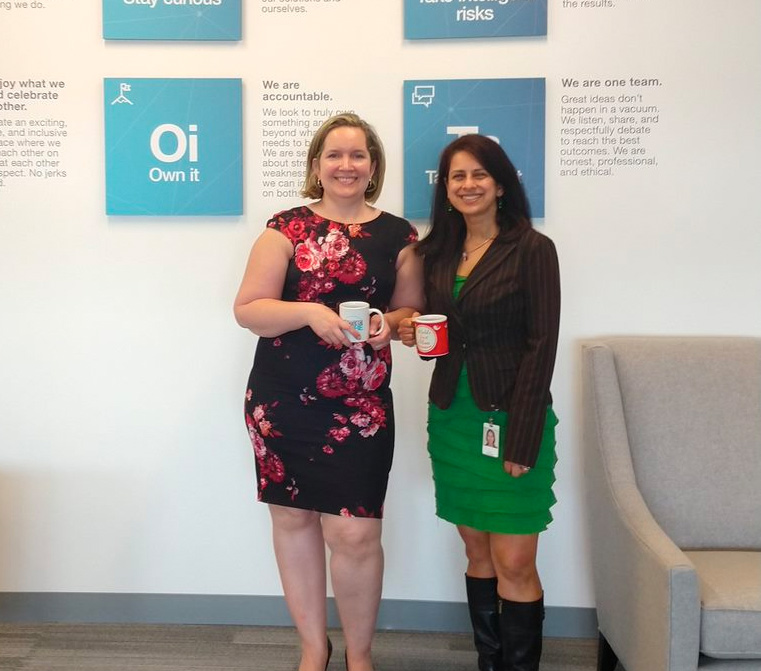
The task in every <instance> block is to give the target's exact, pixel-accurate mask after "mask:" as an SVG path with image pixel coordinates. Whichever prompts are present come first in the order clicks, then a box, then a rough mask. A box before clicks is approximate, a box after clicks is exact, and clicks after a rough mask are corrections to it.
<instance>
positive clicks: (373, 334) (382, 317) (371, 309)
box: [370, 308, 386, 336]
mask: <svg viewBox="0 0 761 671" xmlns="http://www.w3.org/2000/svg"><path fill="white" fill-rule="evenodd" d="M373 312H374V313H375V314H377V315H378V316H379V317H380V328H379V329H378V330H377V331H376V332H375V333H371V334H370V335H371V336H377V335H378V334H379V333H380V332H381V331H382V330H383V328H384V327H385V325H386V318H385V317H384V316H383V313H382V312H381V311H380V310H379V309H378V308H370V314H373Z"/></svg>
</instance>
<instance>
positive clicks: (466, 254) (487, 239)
mask: <svg viewBox="0 0 761 671" xmlns="http://www.w3.org/2000/svg"><path fill="white" fill-rule="evenodd" d="M496 237H497V236H496V235H493V236H492V237H490V238H486V240H484V241H483V242H482V243H481V244H480V245H476V246H475V247H473V249H471V250H470V251H468V250H467V249H465V243H463V246H462V260H463V261H467V260H468V254H472V253H473V252H475V251H476V250H478V249H481V247H483V246H484V245H485V244H486V243H487V242H491V241H492V240H494V238H496Z"/></svg>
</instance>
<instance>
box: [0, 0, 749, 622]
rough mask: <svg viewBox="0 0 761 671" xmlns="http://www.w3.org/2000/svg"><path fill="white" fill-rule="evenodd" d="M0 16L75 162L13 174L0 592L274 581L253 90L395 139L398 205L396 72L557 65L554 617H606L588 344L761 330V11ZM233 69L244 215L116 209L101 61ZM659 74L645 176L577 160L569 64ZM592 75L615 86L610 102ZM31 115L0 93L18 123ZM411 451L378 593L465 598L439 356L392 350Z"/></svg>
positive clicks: (200, 587)
mask: <svg viewBox="0 0 761 671" xmlns="http://www.w3.org/2000/svg"><path fill="white" fill-rule="evenodd" d="M46 4H47V6H46V7H45V8H43V9H36V10H31V9H26V10H24V9H19V8H13V9H11V10H4V9H2V7H0V79H5V80H20V79H25V78H34V79H36V78H46V79H59V80H63V81H65V83H66V88H65V90H64V91H65V92H64V95H63V97H62V98H61V99H60V100H59V101H57V102H56V103H54V104H51V105H50V106H49V107H43V106H39V107H38V108H36V111H34V112H26V113H25V114H27V116H28V115H30V114H35V115H36V114H38V115H39V116H45V115H52V116H53V117H56V118H63V119H66V120H67V122H68V126H69V130H70V137H69V138H68V140H67V144H66V145H65V146H64V148H63V149H62V156H63V161H64V162H65V164H66V169H67V177H66V178H63V179H61V178H59V179H49V180H40V179H31V178H28V179H15V180H5V182H4V185H3V186H2V187H0V324H1V325H0V590H2V591H14V592H33V591H60V592H72V591H84V592H113V593H117V592H156V593H189V594H263V595H269V594H280V586H279V581H278V578H277V573H276V569H275V563H274V559H273V555H272V551H271V549H270V543H269V520H268V516H267V512H266V508H265V507H264V506H262V505H259V504H256V503H255V501H254V499H255V489H254V480H253V464H252V457H251V454H250V445H249V443H248V437H247V434H246V431H245V429H244V425H243V423H242V416H241V411H242V394H243V391H244V386H245V383H246V378H247V375H248V368H249V366H250V363H251V359H252V355H253V350H254V338H253V336H251V335H250V334H248V333H246V332H244V331H243V330H241V329H239V328H238V327H237V326H236V325H235V323H234V321H233V318H232V312H231V303H232V299H233V297H234V294H235V292H236V289H237V284H238V281H239V278H240V275H241V273H242V270H243V266H244V262H245V259H246V256H247V253H248V249H249V247H250V245H251V242H252V240H253V239H254V238H255V236H256V235H257V234H258V233H259V232H260V231H261V229H262V226H263V223H264V221H265V220H266V219H267V217H268V216H269V215H270V214H271V213H272V212H273V211H275V210H277V209H280V208H282V207H285V206H289V205H291V204H293V201H288V202H283V200H282V199H277V198H262V197H261V195H260V192H261V186H260V180H261V171H260V168H259V165H260V164H261V160H262V157H261V154H260V151H259V138H260V132H259V124H260V121H261V113H260V101H261V92H262V89H261V80H262V79H270V78H272V79H277V80H281V81H299V82H301V83H302V84H303V86H304V87H309V88H314V89H317V90H324V91H329V92H330V93H331V95H332V96H333V97H334V99H335V103H336V106H338V107H345V108H354V109H356V110H357V111H358V112H360V113H361V114H362V115H363V116H365V117H366V118H368V119H369V120H371V121H372V122H374V124H375V125H376V126H377V128H378V130H379V131H380V133H381V135H382V137H383V138H384V141H385V144H386V147H387V150H388V153H389V167H388V178H387V187H386V190H385V192H384V194H383V197H382V200H381V203H380V204H381V205H382V206H383V207H385V208H386V209H389V210H391V211H394V212H399V211H400V210H401V204H402V163H401V155H402V139H401V138H402V136H401V133H402V104H401V85H402V80H404V79H405V78H407V79H416V78H428V77H430V78H485V77H521V76H544V77H546V78H547V96H548V99H547V177H546V185H547V208H546V210H547V214H546V218H545V220H544V221H542V222H537V225H538V226H539V227H540V229H541V230H542V231H543V232H545V233H546V234H548V235H549V236H551V237H552V238H553V239H554V240H555V241H556V243H557V246H558V250H559V254H560V259H561V269H562V277H563V291H564V297H563V300H564V306H563V321H562V333H561V341H560V349H559V358H558V365H557V371H556V375H555V381H554V385H553V390H554V394H555V399H556V410H557V413H558V415H559V416H560V418H561V424H560V426H559V432H558V439H559V455H560V463H559V466H558V471H557V476H558V483H557V488H556V493H557V497H558V499H559V503H558V505H557V506H556V508H555V509H554V514H555V518H556V520H555V522H554V524H553V525H552V526H551V527H550V529H549V531H548V532H547V533H546V534H544V535H543V536H542V540H541V543H540V570H541V572H542V575H543V578H544V583H545V589H546V593H547V602H548V604H549V605H552V606H577V607H590V606H592V605H593V603H594V601H593V594H592V588H591V585H590V579H589V552H588V548H587V543H586V529H585V521H584V501H583V489H582V476H583V473H582V466H581V463H580V451H581V444H580V407H579V406H580V398H579V356H578V354H579V341H580V340H582V339H584V338H587V337H590V336H594V335H601V334H613V333H680V334H693V333H694V334H704V333H725V334H746V335H761V310H759V307H758V306H759V299H761V263H759V252H760V251H761V204H759V200H760V199H759V197H758V193H759V185H761V161H760V160H759V156H761V123H759V109H761V53H760V52H761V46H760V45H761V40H759V29H761V4H759V3H758V2H757V0H732V2H731V3H717V2H709V0H697V1H695V0H693V1H688V0H668V2H659V3H655V2H637V1H636V0H616V5H615V6H614V7H610V8H586V9H582V8H580V7H577V8H571V7H569V6H567V5H566V6H565V7H564V6H563V5H562V3H561V1H560V0H555V2H553V3H552V5H551V7H550V27H549V37H548V38H547V39H546V40H544V39H531V40H482V41H467V40H465V41H456V40H447V41H438V42H422V43H415V44H411V43H404V42H403V40H402V25H401V21H402V8H401V3H400V2H392V1H391V0H385V1H384V2H371V1H370V0H341V1H340V2H337V3H330V4H326V5H325V6H323V5H321V4H317V5H314V6H312V5H311V4H310V6H309V11H308V12H307V13H305V14H303V15H296V14H287V15H283V16H275V17H273V16H271V15H264V14H262V13H261V11H260V10H261V3H260V2H258V1H253V0H249V2H248V4H246V6H245V7H244V21H245V28H244V35H245V39H244V41H243V42H241V43H240V44H192V43H184V44H149V43H123V44H113V43H112V44H104V42H103V41H102V40H101V38H100V19H101V17H100V9H99V3H95V2H89V3H85V2H77V3H73V2H64V1H63V0H47V3H46ZM119 76H124V77H141V76H143V77H196V76H199V77H206V76H208V77H242V78H243V79H244V105H245V107H244V110H245V119H246V130H245V143H246V146H245V152H244V164H245V170H246V190H245V199H246V204H245V212H246V214H245V215H244V216H243V217H240V218H232V219H211V218H208V219H207V218H199V219H179V218H177V219H131V218H107V217H106V216H105V215H104V176H103V141H102V136H103V122H102V116H103V114H102V78H103V77H119ZM631 76H636V77H645V78H658V79H659V80H661V81H662V82H663V85H662V86H660V87H659V88H658V89H657V90H644V91H641V92H642V93H643V94H644V95H645V96H646V97H647V98H648V99H649V100H651V101H653V102H655V103H656V104H657V105H658V106H659V112H660V114H659V123H658V124H657V126H655V127H654V128H653V134H652V136H651V137H650V139H648V143H649V144H648V152H649V154H650V155H657V158H658V166H657V167H653V168H622V169H617V171H616V174H615V175H613V176H610V177H561V176H560V174H559V172H560V162H559V150H560V131H561V126H562V123H561V119H560V105H561V102H560V100H561V96H562V95H563V94H564V93H567V90H566V89H565V88H564V87H563V85H562V82H561V80H562V78H576V79H579V80H583V79H585V78H599V79H601V80H604V79H606V78H617V77H624V78H628V77H631ZM598 92H599V91H598ZM3 118H14V114H13V113H11V112H7V111H2V110H0V119H3ZM394 356H395V370H394V376H395V378H394V383H393V386H394V389H395V393H396V403H397V433H398V441H397V447H396V461H395V465H394V469H393V472H392V479H391V485H390V490H389V496H388V499H387V519H386V523H385V531H384V538H385V547H386V553H387V571H386V583H385V596H386V597H387V598H395V599H419V600H451V601H458V600H464V589H463V585H462V572H463V569H464V558H463V557H462V552H461V548H460V542H459V540H458V538H457V537H456V534H455V532H454V530H453V529H452V527H450V526H449V525H448V524H446V523H444V522H441V521H439V520H437V518H436V517H435V516H434V514H433V502H432V485H431V482H430V476H429V467H428V460H427V456H426V453H425V448H424V445H425V430H424V417H425V391H426V387H427V381H428V376H429V374H430V366H428V365H427V364H424V363H423V362H420V361H419V360H418V359H417V358H416V357H415V356H414V355H413V354H412V353H411V352H410V351H408V350H404V349H403V348H401V347H398V346H395V349H394Z"/></svg>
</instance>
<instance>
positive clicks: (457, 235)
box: [417, 134, 531, 262]
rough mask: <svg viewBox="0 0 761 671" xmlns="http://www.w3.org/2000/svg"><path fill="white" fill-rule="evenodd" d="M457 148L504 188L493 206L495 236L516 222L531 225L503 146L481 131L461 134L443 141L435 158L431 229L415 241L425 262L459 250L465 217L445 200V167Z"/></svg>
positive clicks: (447, 258) (443, 258)
mask: <svg viewBox="0 0 761 671" xmlns="http://www.w3.org/2000/svg"><path fill="white" fill-rule="evenodd" d="M461 151H464V152H467V153H468V154H470V155H471V156H473V158H475V159H476V161H478V162H479V163H480V164H481V165H482V166H483V167H484V170H486V172H488V173H489V175H491V176H492V177H493V178H494V181H495V182H496V183H497V184H498V185H499V186H501V187H502V190H503V191H504V193H503V194H502V196H501V197H500V198H501V201H502V207H501V208H499V209H498V210H497V225H498V226H499V229H500V233H499V236H498V238H497V239H499V238H500V237H502V236H504V235H505V234H506V233H507V231H509V230H511V229H513V228H515V227H516V226H519V225H528V226H531V211H530V208H529V203H528V199H527V198H526V193H525V192H524V190H523V185H522V184H521V181H520V178H519V177H518V171H517V170H516V169H515V166H514V165H513V164H512V162H511V161H510V159H509V158H508V157H507V154H506V153H505V150H504V149H502V147H500V146H499V144H498V143H497V142H495V141H494V140H492V139H490V138H488V137H486V136H484V135H475V134H474V135H463V136H461V137H459V138H457V139H456V140H454V141H453V142H451V143H450V144H449V145H447V146H446V147H445V148H444V151H442V152H441V158H440V159H439V174H438V180H437V182H436V190H435V192H434V195H433V204H432V205H431V230H430V232H429V233H428V235H426V236H425V238H423V239H422V240H421V241H420V242H419V243H418V245H417V253H418V254H420V255H421V256H425V257H426V260H427V262H430V261H431V260H434V259H435V260H437V261H451V260H452V259H454V258H456V257H458V256H459V255H460V253H461V251H462V245H463V242H464V240H465V233H466V228H465V219H464V217H463V216H462V214H460V213H459V212H458V211H457V210H455V209H453V208H452V207H451V206H448V201H447V177H448V176H449V167H450V165H451V163H452V157H453V156H454V155H455V154H456V153H458V152H461ZM449 210H452V211H451V212H450V211H449Z"/></svg>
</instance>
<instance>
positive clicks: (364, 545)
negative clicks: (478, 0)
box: [235, 114, 424, 671]
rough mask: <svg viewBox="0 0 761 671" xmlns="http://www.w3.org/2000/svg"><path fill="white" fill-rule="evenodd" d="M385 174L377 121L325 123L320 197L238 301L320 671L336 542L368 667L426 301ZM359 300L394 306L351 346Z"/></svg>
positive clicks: (254, 402) (257, 443)
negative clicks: (394, 355)
mask: <svg viewBox="0 0 761 671" xmlns="http://www.w3.org/2000/svg"><path fill="white" fill-rule="evenodd" d="M384 170H385V158H384V154H383V148H382V145H381V143H380V140H379V139H378V137H377V135H376V134H375V131H374V130H373V129H372V127H370V126H369V125H368V124H366V123H365V122H364V121H362V120H361V119H360V118H359V117H357V116H356V115H353V114H342V115H338V116H335V117H332V118H331V119H328V121H326V122H325V123H324V124H323V126H322V127H321V128H320V129H319V130H318V131H317V133H316V135H315V137H314V138H313V140H312V142H311V145H310V148H309V152H308V154H307V176H306V180H305V183H304V188H303V191H302V193H303V195H304V196H305V197H308V198H317V199H318V200H317V202H315V203H312V204H310V205H309V206H301V207H295V208H293V209H290V210H286V211H284V212H280V213H279V214H276V215H275V216H274V217H272V219H270V221H269V222H267V229H266V230H265V231H264V232H263V233H262V234H261V236H260V237H259V238H258V240H257V241H256V242H255V244H254V246H253V249H252V250H251V255H250V257H249V262H248V266H247V268H246V272H245V275H244V277H243V282H242V284H241V287H240V290H239V292H238V296H237V298H236V300H235V316H236V319H237V321H238V323H239V324H240V325H241V326H244V327H246V328H248V329H250V330H251V331H252V332H253V333H255V334H256V335H258V336H259V342H258V345H257V349H256V356H255V359H254V365H253V369H252V371H251V376H250V378H249V384H248V389H247V392H246V405H245V418H246V425H247V427H248V432H249V435H250V437H251V441H252V444H253V448H254V455H255V459H256V472H257V480H258V482H257V487H258V498H259V500H260V501H263V502H265V503H267V504H269V510H270V514H271V517H272V526H273V540H274V548H275V555H276V557H277V562H278V568H279V570H280V577H281V580H282V583H283V589H284V592H285V598H286V602H287V603H288V607H289V610H290V612H291V616H292V618H293V620H294V622H295V624H296V627H297V629H298V632H299V635H300V638H301V645H302V655H301V663H300V665H299V670H300V671H323V669H324V668H326V666H327V661H326V660H329V657H330V649H331V646H330V642H329V640H328V639H327V633H326V606H325V595H326V567H325V550H324V547H325V544H327V546H328V548H329V549H330V573H331V582H332V586H333V591H334V594H335V598H336V605H337V607H338V612H339V617H340V619H341V624H342V628H343V631H344V635H345V639H346V663H347V666H348V669H349V671H371V669H372V660H371V656H370V648H371V643H372V637H373V632H374V629H375V622H376V617H377V612H378V605H379V603H380V595H381V582H382V574H383V550H382V548H381V543H380V538H381V517H382V515H383V501H384V498H385V494H386V485H387V482H388V474H389V469H390V468H391V460H392V456H393V445H394V415H393V406H392V398H391V390H390V389H389V380H390V376H391V350H390V347H389V342H390V340H391V339H392V338H395V337H397V333H396V328H397V325H398V324H399V322H400V321H401V319H402V318H404V317H407V316H409V315H411V314H412V313H413V312H414V311H415V310H419V309H422V307H423V305H424V299H423V295H422V269H421V263H420V261H419V259H418V257H416V255H415V254H414V253H413V252H412V248H411V247H410V246H409V245H410V244H411V243H412V242H414V241H415V240H416V239H417V235H416V232H415V229H414V228H413V227H412V226H411V225H410V224H409V222H407V221H405V220H404V219H400V218H398V217H395V216H393V215H391V214H388V213H386V212H383V211H380V210H378V209H376V208H375V207H373V206H372V205H371V204H370V203H374V202H375V200H376V199H377V198H378V196H379V195H380V192H381V187H382V185H383V176H384ZM349 300H363V301H367V302H368V303H369V304H370V306H371V307H375V308H378V309H380V310H381V312H383V313H384V315H385V325H384V327H383V329H382V330H381V331H380V333H378V334H377V335H375V336H373V337H370V338H369V339H368V340H367V342H365V343H351V342H350V341H349V339H348V338H347V335H346V332H347V331H348V332H352V331H353V330H352V328H351V325H350V324H349V323H348V322H346V321H344V320H343V319H341V318H340V317H339V315H338V304H339V303H341V302H343V301H349ZM379 321H380V320H379V318H378V317H377V316H374V317H373V322H372V325H371V329H370V331H371V332H375V331H376V330H377V326H378V325H379V324H378V322H379ZM353 334H354V335H355V336H357V335H359V334H357V333H356V331H354V332H353Z"/></svg>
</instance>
